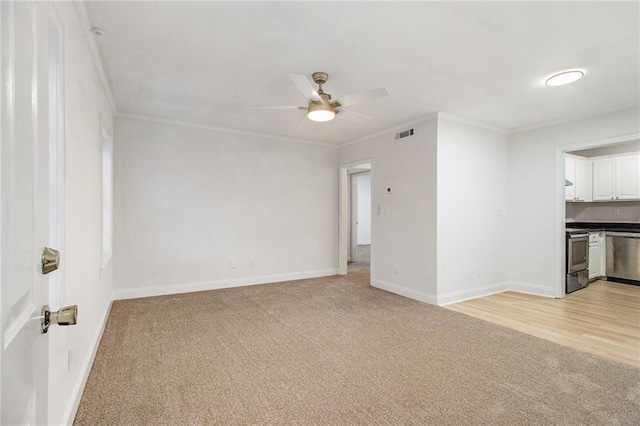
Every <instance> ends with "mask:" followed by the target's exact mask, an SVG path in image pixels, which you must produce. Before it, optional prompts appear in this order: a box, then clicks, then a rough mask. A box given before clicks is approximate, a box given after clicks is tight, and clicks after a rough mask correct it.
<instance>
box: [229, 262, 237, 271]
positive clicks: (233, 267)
mask: <svg viewBox="0 0 640 426" xmlns="http://www.w3.org/2000/svg"><path fill="white" fill-rule="evenodd" d="M237 267H238V262H237V261H235V260H230V261H229V268H230V269H236V268H237Z"/></svg>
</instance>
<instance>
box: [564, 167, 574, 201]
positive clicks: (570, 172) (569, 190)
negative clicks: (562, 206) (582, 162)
mask: <svg viewBox="0 0 640 426" xmlns="http://www.w3.org/2000/svg"><path fill="white" fill-rule="evenodd" d="M564 174H565V178H566V179H567V180H568V181H569V182H571V185H568V186H566V185H565V187H564V191H565V195H564V198H565V200H567V201H574V200H575V198H576V195H575V194H576V159H575V158H571V157H565V158H564Z"/></svg>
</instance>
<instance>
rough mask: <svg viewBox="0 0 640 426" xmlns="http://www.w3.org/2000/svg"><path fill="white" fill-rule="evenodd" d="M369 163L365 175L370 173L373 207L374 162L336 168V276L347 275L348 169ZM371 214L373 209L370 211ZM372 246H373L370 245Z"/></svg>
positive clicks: (342, 165)
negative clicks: (337, 188)
mask: <svg viewBox="0 0 640 426" xmlns="http://www.w3.org/2000/svg"><path fill="white" fill-rule="evenodd" d="M363 163H369V164H371V169H370V170H369V171H368V172H367V173H371V203H372V207H373V198H374V197H373V194H374V180H373V169H374V160H373V159H371V158H369V159H363V160H360V161H353V162H349V163H343V164H340V166H339V168H338V185H339V190H338V197H339V199H338V211H339V220H338V222H339V226H338V274H339V275H347V263H348V260H347V259H348V256H349V228H350V222H351V214H350V208H349V207H350V204H351V190H350V185H351V178H350V176H351V173H349V169H350V168H353V167H355V166H357V165H359V164H363ZM371 211H372V212H373V208H372V209H371ZM371 239H372V241H373V223H372V226H371ZM372 246H373V244H372ZM371 261H372V264H373V250H372V258H371Z"/></svg>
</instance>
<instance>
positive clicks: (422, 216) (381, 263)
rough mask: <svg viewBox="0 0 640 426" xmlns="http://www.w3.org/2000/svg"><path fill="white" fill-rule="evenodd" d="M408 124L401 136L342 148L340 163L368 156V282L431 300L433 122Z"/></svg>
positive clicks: (433, 274)
mask: <svg viewBox="0 0 640 426" xmlns="http://www.w3.org/2000/svg"><path fill="white" fill-rule="evenodd" d="M411 127H413V128H414V129H415V135H414V136H412V137H409V138H406V139H401V140H395V139H394V133H393V131H392V130H390V131H389V132H388V133H383V134H380V135H378V136H375V137H372V138H367V139H364V140H361V141H357V142H355V143H352V144H350V145H347V146H344V147H342V148H341V149H340V164H349V163H355V162H359V161H364V160H369V159H371V160H373V164H372V172H373V173H372V176H373V181H372V198H373V214H372V220H371V248H372V251H371V283H372V285H374V286H376V287H379V288H383V289H385V290H388V291H392V292H394V293H398V294H401V295H404V296H407V297H411V298H414V299H417V300H422V301H425V302H428V303H436V296H435V295H436V131H437V124H436V120H435V118H433V119H431V120H429V121H427V122H424V123H422V124H419V125H415V126H411ZM402 130H404V129H402ZM388 187H390V188H392V191H393V192H392V193H391V194H388V193H387V188H388ZM378 206H380V211H381V214H378V212H377V208H378ZM396 265H397V273H396Z"/></svg>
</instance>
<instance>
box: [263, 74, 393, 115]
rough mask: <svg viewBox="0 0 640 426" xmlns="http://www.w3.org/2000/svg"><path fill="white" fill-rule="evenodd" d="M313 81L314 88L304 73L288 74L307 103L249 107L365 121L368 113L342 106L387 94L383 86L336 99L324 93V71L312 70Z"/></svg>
mask: <svg viewBox="0 0 640 426" xmlns="http://www.w3.org/2000/svg"><path fill="white" fill-rule="evenodd" d="M311 77H312V78H313V81H314V83H316V84H317V85H318V89H317V90H316V89H315V88H314V87H313V85H312V84H311V82H310V81H309V80H308V79H307V77H305V76H304V75H300V74H289V78H291V80H292V81H293V84H295V85H296V87H297V88H298V90H299V91H300V92H301V93H302V94H303V95H304V96H305V97H306V98H307V99H308V100H309V101H308V104H307V105H290V106H265V107H251V108H252V109H300V110H306V111H307V118H308V119H309V120H312V121H318V122H324V121H330V120H333V119H334V118H335V117H336V116H337V117H340V118H345V119H347V120H351V121H355V122H358V123H365V122H367V121H368V120H370V119H371V117H369V116H368V115H364V114H360V113H359V112H355V111H350V110H348V109H345V108H344V107H347V106H351V105H355V104H359V103H361V102H365V101H370V100H373V99H377V98H382V97H384V96H389V92H388V91H387V89H386V88H384V87H378V88H377V89H372V90H365V91H364V92H358V93H354V94H351V95H347V96H342V97H340V98H338V99H335V100H334V99H332V98H331V95H330V94H329V93H325V91H324V90H323V88H322V85H323V84H325V83H326V82H327V80H328V79H329V74H327V73H326V72H314V73H313V75H312V76H311Z"/></svg>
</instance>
